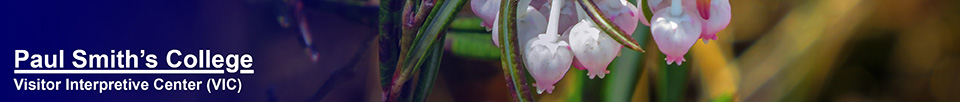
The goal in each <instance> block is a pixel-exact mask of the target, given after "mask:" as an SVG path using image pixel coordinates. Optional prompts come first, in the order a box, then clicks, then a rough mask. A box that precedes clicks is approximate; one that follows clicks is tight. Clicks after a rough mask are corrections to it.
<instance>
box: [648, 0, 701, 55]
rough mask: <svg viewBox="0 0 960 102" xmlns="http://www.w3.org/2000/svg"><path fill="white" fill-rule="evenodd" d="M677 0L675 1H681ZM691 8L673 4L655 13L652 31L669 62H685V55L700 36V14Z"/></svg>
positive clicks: (654, 38)
mask: <svg viewBox="0 0 960 102" xmlns="http://www.w3.org/2000/svg"><path fill="white" fill-rule="evenodd" d="M679 2H680V1H679V0H675V1H674V3H679ZM691 11H695V10H694V9H691V8H681V7H679V4H673V6H672V7H670V8H667V9H660V10H659V11H656V12H655V13H654V14H653V17H652V19H653V21H652V22H651V28H650V31H651V32H652V34H653V40H654V41H656V42H657V46H658V48H660V51H661V52H663V54H666V55H667V58H666V59H665V60H667V64H671V63H673V62H676V63H677V65H680V64H683V61H686V59H684V58H683V55H684V54H686V53H687V51H688V50H690V47H691V46H693V44H694V43H696V41H697V38H699V37H700V33H701V26H702V25H701V24H700V16H699V15H698V13H697V12H691Z"/></svg>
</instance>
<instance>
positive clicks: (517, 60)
mask: <svg viewBox="0 0 960 102" xmlns="http://www.w3.org/2000/svg"><path fill="white" fill-rule="evenodd" d="M517 3H518V1H517V0H502V1H500V16H499V17H498V18H500V22H497V23H498V24H499V25H500V26H499V27H500V28H499V31H497V32H499V34H500V38H499V39H497V40H500V47H501V48H500V63H501V65H503V67H502V68H503V73H504V74H503V75H504V77H505V78H506V81H507V86H508V87H510V90H511V92H510V94H511V95H513V100H514V101H517V102H524V101H533V97H532V96H533V95H532V94H531V93H530V91H529V88H528V87H527V85H526V78H525V75H526V74H524V68H523V60H521V59H523V58H522V56H521V55H520V52H519V51H520V50H519V47H518V46H519V45H520V44H518V42H517V23H516V21H517V7H518V5H517Z"/></svg>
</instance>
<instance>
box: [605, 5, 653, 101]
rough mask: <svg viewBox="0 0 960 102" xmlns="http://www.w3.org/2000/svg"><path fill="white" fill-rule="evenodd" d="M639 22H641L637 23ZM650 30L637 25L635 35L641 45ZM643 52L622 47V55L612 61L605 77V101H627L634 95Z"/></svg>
mask: <svg viewBox="0 0 960 102" xmlns="http://www.w3.org/2000/svg"><path fill="white" fill-rule="evenodd" d="M637 24H639V23H637ZM648 32H649V28H647V27H646V26H637V30H635V31H634V32H632V33H634V34H633V35H640V36H633V38H634V39H639V40H640V43H639V44H641V45H643V44H644V41H646V36H643V35H647V34H648ZM642 55H643V53H640V52H637V51H633V50H630V49H621V50H620V57H617V58H616V59H614V60H613V62H612V63H610V66H609V67H607V69H608V70H610V74H609V75H607V78H605V79H603V83H604V87H603V91H604V92H603V94H604V95H603V96H604V101H606V102H627V101H630V98H632V97H631V96H633V91H634V90H635V89H634V88H636V85H637V81H638V79H637V78H638V76H639V75H640V74H639V73H640V72H641V71H642V69H643V67H641V66H643V65H642V63H643V62H644V61H643V56H642Z"/></svg>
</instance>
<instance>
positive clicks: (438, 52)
mask: <svg viewBox="0 0 960 102" xmlns="http://www.w3.org/2000/svg"><path fill="white" fill-rule="evenodd" d="M440 36H441V37H440V42H443V41H444V40H446V38H445V37H443V36H446V35H440ZM434 44H436V45H435V46H433V48H430V55H427V58H429V59H427V62H425V63H424V65H423V66H421V69H422V70H420V72H419V74H420V75H419V76H418V80H417V84H415V89H414V91H413V95H411V96H412V97H413V98H411V99H412V101H411V102H424V101H426V100H427V96H430V90H431V89H433V82H435V81H436V79H437V72H438V71H440V61H442V59H441V58H443V45H444V43H434Z"/></svg>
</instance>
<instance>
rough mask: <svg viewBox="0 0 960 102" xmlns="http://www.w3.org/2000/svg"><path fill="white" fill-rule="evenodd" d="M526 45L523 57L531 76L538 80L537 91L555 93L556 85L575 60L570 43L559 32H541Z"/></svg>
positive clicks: (535, 85) (535, 84)
mask: <svg viewBox="0 0 960 102" xmlns="http://www.w3.org/2000/svg"><path fill="white" fill-rule="evenodd" d="M527 45H528V46H527V47H524V53H523V59H524V62H525V64H526V66H527V71H529V72H530V76H533V79H534V80H535V81H536V83H534V85H533V86H534V87H537V93H538V94H539V93H543V91H547V93H553V89H554V86H553V84H556V83H557V82H559V81H560V79H563V76H564V75H565V74H567V70H570V63H571V62H573V54H572V53H571V51H570V49H569V48H568V47H569V44H567V42H566V41H563V40H560V36H559V35H557V34H540V35H538V37H535V38H533V39H530V42H528V43H527Z"/></svg>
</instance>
